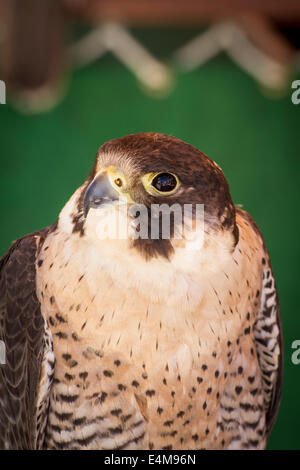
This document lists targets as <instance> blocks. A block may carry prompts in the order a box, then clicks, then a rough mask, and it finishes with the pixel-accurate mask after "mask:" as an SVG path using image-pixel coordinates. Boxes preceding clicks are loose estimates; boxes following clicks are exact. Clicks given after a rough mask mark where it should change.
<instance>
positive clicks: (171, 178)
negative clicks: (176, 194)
mask: <svg viewBox="0 0 300 470" xmlns="http://www.w3.org/2000/svg"><path fill="white" fill-rule="evenodd" d="M151 185H152V186H153V187H154V188H155V189H156V190H157V191H159V192H160V193H171V192H173V191H174V190H175V189H176V188H177V185H178V179H177V178H176V176H175V175H173V174H172V173H158V175H156V176H155V177H154V178H153V180H152V181H151Z"/></svg>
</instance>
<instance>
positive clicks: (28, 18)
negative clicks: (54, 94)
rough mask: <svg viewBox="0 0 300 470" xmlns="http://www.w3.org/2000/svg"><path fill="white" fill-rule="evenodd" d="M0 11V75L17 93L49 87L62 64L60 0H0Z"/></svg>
mask: <svg viewBox="0 0 300 470" xmlns="http://www.w3.org/2000/svg"><path fill="white" fill-rule="evenodd" d="M0 13H1V16H0V37H1V40H0V41H1V42H0V49H1V78H3V79H4V80H5V81H6V82H7V85H8V87H10V88H13V89H14V90H15V91H17V90H19V91H21V92H23V91H25V90H26V91H35V90H41V89H43V88H45V87H51V86H53V85H54V84H55V82H56V81H57V80H58V79H60V78H61V75H62V71H63V69H64V67H65V52H66V22H65V12H64V10H63V7H62V3H61V0H26V1H24V0H0ZM1 32H2V34H1Z"/></svg>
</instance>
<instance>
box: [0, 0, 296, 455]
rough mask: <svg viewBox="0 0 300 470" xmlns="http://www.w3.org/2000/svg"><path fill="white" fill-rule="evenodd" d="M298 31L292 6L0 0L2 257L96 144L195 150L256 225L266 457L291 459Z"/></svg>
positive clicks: (64, 195) (70, 184)
mask: <svg viewBox="0 0 300 470" xmlns="http://www.w3.org/2000/svg"><path fill="white" fill-rule="evenodd" d="M299 27H300V3H299V1H298V0H285V1H284V2H281V1H279V0H278V1H277V0H265V1H264V2H260V1H259V0H252V1H249V2H244V1H243V0H228V1H224V0H223V1H221V0H211V1H204V0H185V1H184V2H183V1H181V0H128V1H127V0H26V1H24V0H0V80H1V82H0V85H1V86H0V103H1V104H0V174H1V184H0V213H1V222H0V224H1V225H0V228H1V229H0V256H1V255H2V254H3V253H4V252H5V251H6V250H7V249H8V247H9V246H10V244H11V242H12V241H13V240H14V239H16V238H18V237H20V236H22V235H24V234H26V233H29V232H32V231H34V230H37V229H40V228H42V227H44V226H47V225H49V224H51V223H52V222H54V221H55V220H56V218H57V215H58V213H59V212H60V210H61V208H62V206H63V205H64V204H65V202H66V201H67V200H68V198H69V197H70V196H71V195H72V193H73V192H74V190H75V189H76V188H77V187H78V186H79V185H80V184H81V183H82V182H83V181H84V179H85V177H86V175H87V174H88V172H89V170H90V168H91V165H92V163H93V160H94V156H95V154H96V151H97V149H98V147H99V146H100V145H101V144H102V143H103V142H105V141H106V140H109V139H112V138H115V137H120V136H123V135H126V134H130V133H136V132H144V131H157V132H163V133H166V134H170V135H173V136H176V137H179V138H181V139H183V140H185V141H187V142H189V143H190V144H192V145H194V146H196V147H198V148H199V149H200V150H202V151H203V152H204V153H206V154H207V155H209V156H210V157H211V158H212V159H214V160H215V161H216V162H217V163H218V164H219V165H220V166H221V167H222V169H223V170H224V172H225V175H226V177H227V179H228V182H229V184H230V187H231V193H232V197H233V200H234V202H235V203H236V204H242V205H243V207H244V209H245V210H247V211H248V212H249V213H250V214H251V215H252V216H253V217H254V218H255V220H256V221H257V223H258V225H259V227H260V228H261V230H262V232H263V235H264V237H265V240H266V243H267V246H268V249H269V252H270V255H271V259H272V262H273V268H274V272H275V277H276V279H277V285H278V290H279V298H280V303H281V311H282V320H283V331H284V340H285V373H284V385H283V397H282V404H281V407H280V412H279V416H278V420H277V423H276V425H275V427H274V430H273V432H272V434H271V438H270V441H269V445H268V448H269V449H299V448H300V434H299V427H298V425H299V422H300V405H299V396H300V364H299V365H294V364H293V363H292V361H291V356H292V352H293V350H292V348H291V345H292V342H293V341H294V340H300V313H299V303H300V302H299V261H300V256H299V255H300V248H299V239H300V220H299V202H300V198H299V193H300V189H299V187H300V163H299V156H300V92H299V93H298V95H296V93H297V89H296V88H297V82H295V81H296V80H297V79H298V80H299V79H300V54H299V49H300V29H299ZM298 85H299V86H300V82H299V84H298ZM293 87H294V88H293ZM293 93H295V94H294V97H295V98H298V99H293V100H292V94H293ZM293 101H294V102H293ZM297 102H299V104H297Z"/></svg>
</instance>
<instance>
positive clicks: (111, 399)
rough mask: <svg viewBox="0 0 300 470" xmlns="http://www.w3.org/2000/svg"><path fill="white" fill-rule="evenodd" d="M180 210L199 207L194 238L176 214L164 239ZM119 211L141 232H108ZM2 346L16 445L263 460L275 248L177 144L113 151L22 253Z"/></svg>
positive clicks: (276, 340)
mask: <svg viewBox="0 0 300 470" xmlns="http://www.w3.org/2000/svg"><path fill="white" fill-rule="evenodd" d="M173 205H176V207H177V208H178V207H179V208H182V209H183V208H184V207H185V206H186V205H188V206H189V207H192V209H191V210H190V211H189V212H187V216H186V219H187V220H188V221H189V225H188V229H187V230H184V231H183V235H182V236H181V237H180V236H178V233H179V232H180V230H179V229H180V228H181V227H182V225H184V224H183V221H180V220H179V219H176V218H175V217H174V216H173V217H172V216H171V217H170V220H171V221H173V222H174V223H173V224H171V225H172V226H171V229H170V236H163V233H162V229H161V228H159V231H158V235H157V236H155V237H151V236H150V235H151V229H152V228H153V226H154V225H153V224H154V223H155V220H156V222H157V220H158V221H159V222H162V220H163V218H162V214H163V211H162V212H159V214H158V215H157V213H152V207H153V206H155V207H157V206H158V207H160V206H164V207H165V208H170V207H173ZM198 205H199V206H201V207H203V208H204V210H203V214H204V215H203V218H202V222H203V223H202V225H201V226H200V229H201V227H202V230H200V229H199V227H198V228H197V230H194V237H196V238H195V240H194V239H193V240H192V241H191V237H190V236H189V234H190V233H191V232H192V229H193V227H195V226H196V225H197V222H198V216H197V214H196V211H195V210H194V207H196V206H198ZM137 208H138V210H136V209H137ZM142 208H143V210H142ZM145 209H146V211H145ZM142 213H143V216H141V214H142ZM116 215H117V216H118V217H119V218H118V220H119V221H121V222H122V223H123V222H124V221H125V222H128V227H129V229H128V236H127V237H120V236H114V237H113V236H107V237H105V236H103V232H105V230H102V229H103V228H104V227H106V230H110V229H111V228H112V227H114V226H115V222H114V220H115V218H116ZM171 215H172V214H171ZM175 219H176V220H175ZM182 220H183V219H182ZM146 222H147V228H146V229H145V230H144V234H143V236H142V234H141V228H142V226H144V225H145V223H146ZM139 230H140V232H139ZM149 234H150V235H149ZM201 234H202V235H201ZM139 235H140V236H139ZM147 235H148V236H147ZM201 237H202V238H201ZM200 240H202V241H201V243H199V244H198V245H197V243H196V246H195V241H196V242H197V241H200ZM193 243H194V245H193ZM0 339H1V341H2V342H3V343H4V345H5V350H6V361H5V364H4V365H0V447H1V448H3V449H107V450H117V449H131V450H134V449H164V450H167V449H173V450H174V449H176V450H177V449H190V450H193V449H263V448H265V446H266V443H267V440H268V436H269V434H270V431H271V428H272V426H273V424H274V420H275V418H276V415H277V411H278V407H279V400H280V393H281V392H280V391H281V377H282V335H281V323H280V313H279V304H278V298H277V291H276V286H275V280H274V276H273V273H272V267H271V263H270V258H269V255H268V252H267V249H266V246H265V243H264V241H263V238H262V235H261V233H260V231H259V229H258V227H257V225H256V224H255V222H254V221H253V220H252V218H251V217H250V216H249V215H248V214H247V213H246V212H244V211H243V210H241V209H240V208H238V207H235V206H234V204H233V202H232V199H231V196H230V191H229V187H228V184H227V181H226V179H225V177H224V174H223V172H222V170H221V169H220V167H219V166H218V165H217V164H216V163H214V162H213V161H212V160H210V159H209V158H208V157H207V156H205V155H204V154H203V153H202V152H200V151H199V150H197V149H196V148H194V147H192V146H191V145H188V144H187V143H184V142H182V141H181V140H179V139H176V138H174V137H170V136H166V135H163V134H159V133H141V134H136V135H129V136H126V137H122V138H119V139H115V140H111V141H109V142H107V143H105V144H104V145H102V146H101V147H100V149H99V151H98V153H97V157H96V162H95V165H94V167H93V169H92V171H91V173H90V175H89V176H88V178H87V179H86V181H85V182H84V183H83V185H82V186H81V187H80V188H79V189H77V191H75V193H74V194H73V196H72V197H71V198H70V200H69V201H68V202H67V204H66V205H65V206H64V208H63V209H62V211H61V212H60V214H59V217H58V221H57V222H56V223H55V224H54V225H52V226H50V227H48V228H45V229H43V230H40V231H38V232H35V233H32V234H30V235H27V236H25V237H23V238H20V239H19V240H17V241H16V242H14V244H13V245H12V247H11V248H10V249H9V250H8V252H7V253H6V254H5V255H4V256H3V258H2V259H1V261H0Z"/></svg>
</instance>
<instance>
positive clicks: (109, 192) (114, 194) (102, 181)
mask: <svg viewBox="0 0 300 470" xmlns="http://www.w3.org/2000/svg"><path fill="white" fill-rule="evenodd" d="M119 197H120V195H119V193H118V191H117V190H116V189H115V188H113V186H112V185H111V182H110V180H109V177H108V175H107V173H106V172H104V173H100V174H99V175H98V176H96V178H94V179H93V181H92V182H91V184H90V185H89V186H88V188H87V190H86V193H85V196H84V202H83V208H84V217H85V218H86V217H87V215H88V212H89V210H90V208H91V207H93V208H97V207H99V206H101V205H103V204H108V203H112V202H114V201H118V200H119Z"/></svg>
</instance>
